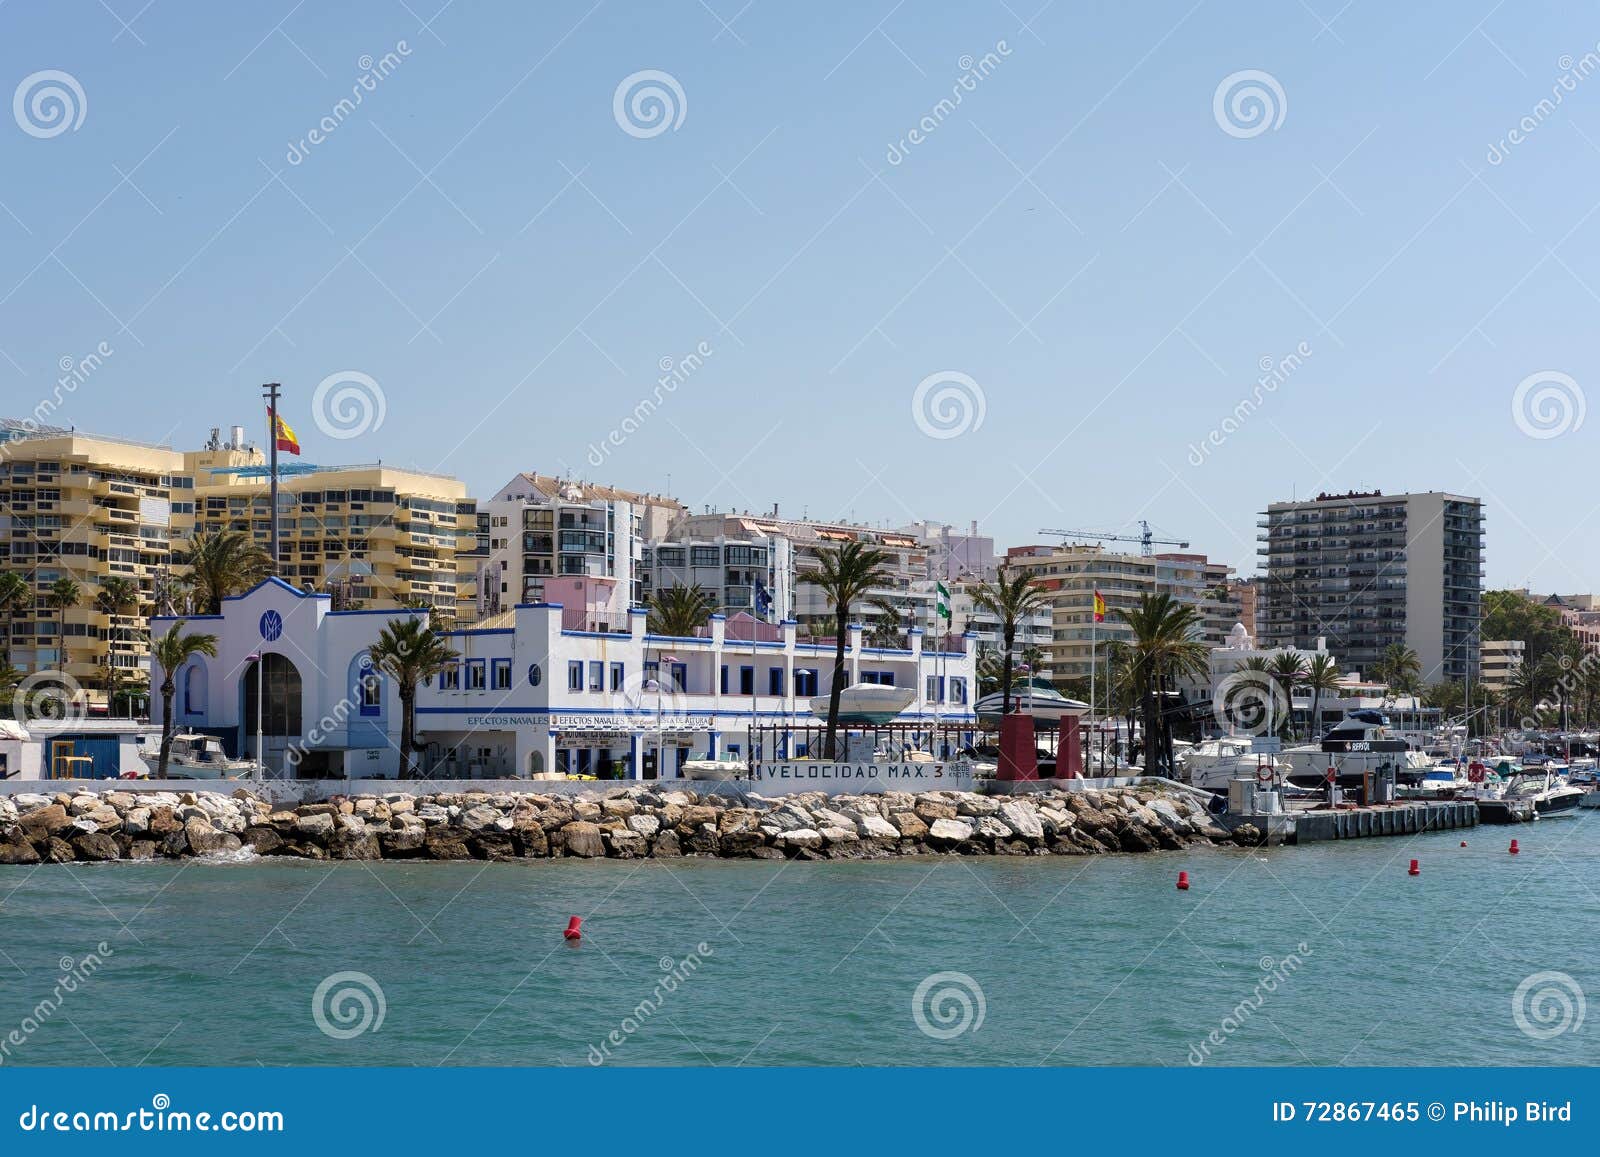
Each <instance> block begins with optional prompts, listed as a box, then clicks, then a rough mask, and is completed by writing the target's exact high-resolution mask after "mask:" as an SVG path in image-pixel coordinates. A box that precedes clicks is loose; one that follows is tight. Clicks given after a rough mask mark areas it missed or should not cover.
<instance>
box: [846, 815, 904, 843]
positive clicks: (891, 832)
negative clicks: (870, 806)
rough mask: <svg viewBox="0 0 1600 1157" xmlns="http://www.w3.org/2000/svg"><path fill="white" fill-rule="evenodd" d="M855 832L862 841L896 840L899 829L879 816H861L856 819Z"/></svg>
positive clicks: (898, 835)
mask: <svg viewBox="0 0 1600 1157" xmlns="http://www.w3.org/2000/svg"><path fill="white" fill-rule="evenodd" d="M856 831H857V832H858V833H860V835H861V837H862V838H863V839H868V840H898V839H899V838H900V829H898V828H896V827H895V826H894V825H893V824H892V823H890V822H889V821H888V820H886V819H884V818H883V817H881V816H875V815H866V814H862V815H860V816H857V817H856Z"/></svg>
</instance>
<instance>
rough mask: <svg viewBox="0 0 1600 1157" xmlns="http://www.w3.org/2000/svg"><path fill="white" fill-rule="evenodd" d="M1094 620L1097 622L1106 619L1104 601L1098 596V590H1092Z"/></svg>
mask: <svg viewBox="0 0 1600 1157" xmlns="http://www.w3.org/2000/svg"><path fill="white" fill-rule="evenodd" d="M1094 621H1095V622H1097V623H1103V622H1105V621H1106V601H1105V599H1103V598H1101V597H1100V592H1099V591H1095V592H1094Z"/></svg>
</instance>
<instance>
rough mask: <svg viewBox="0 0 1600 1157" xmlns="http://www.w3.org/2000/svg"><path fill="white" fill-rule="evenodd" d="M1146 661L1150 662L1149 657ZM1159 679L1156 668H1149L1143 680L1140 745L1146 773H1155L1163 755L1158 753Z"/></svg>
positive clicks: (1159, 730)
mask: <svg viewBox="0 0 1600 1157" xmlns="http://www.w3.org/2000/svg"><path fill="white" fill-rule="evenodd" d="M1145 661H1146V662H1147V663H1148V662H1149V660H1148V659H1147V660H1145ZM1159 679H1160V675H1159V673H1158V672H1157V671H1156V670H1154V669H1147V670H1146V671H1145V678H1144V679H1143V680H1142V681H1141V682H1142V683H1143V689H1144V742H1143V743H1142V744H1141V745H1140V751H1141V754H1142V756H1143V759H1142V762H1143V764H1144V773H1145V774H1146V775H1153V774H1155V770H1156V768H1157V767H1158V766H1159V765H1160V762H1161V757H1160V756H1159V755H1157V754H1156V753H1157V752H1158V751H1159V750H1160V749H1161V714H1160V709H1159V708H1158V707H1157V705H1156V688H1157V686H1158V685H1159V683H1158V680H1159Z"/></svg>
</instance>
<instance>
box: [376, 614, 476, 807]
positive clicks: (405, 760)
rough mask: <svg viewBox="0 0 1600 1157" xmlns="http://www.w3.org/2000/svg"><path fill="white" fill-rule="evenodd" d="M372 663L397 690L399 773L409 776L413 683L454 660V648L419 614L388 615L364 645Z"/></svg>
mask: <svg viewBox="0 0 1600 1157" xmlns="http://www.w3.org/2000/svg"><path fill="white" fill-rule="evenodd" d="M367 654H368V655H370V656H371V658H372V665H373V667H375V668H376V669H377V670H379V671H381V672H383V673H384V674H385V675H387V676H389V678H391V679H393V680H394V685H395V689H396V690H397V691H398V692H399V693H400V777H401V778H402V779H410V778H411V776H412V772H413V768H412V766H411V761H412V755H413V753H414V752H415V751H416V749H417V741H416V736H415V731H416V719H417V684H418V683H420V682H422V681H423V680H424V679H429V678H432V677H433V676H434V675H437V674H438V673H439V672H440V671H442V670H444V668H445V667H446V666H448V665H449V664H450V663H452V662H454V661H455V659H456V652H455V651H453V650H451V648H450V645H449V644H448V643H446V642H445V641H444V639H443V638H441V637H440V636H439V635H438V634H436V633H435V632H434V630H433V628H432V627H430V626H429V625H428V623H427V620H425V619H422V618H416V617H413V618H406V619H390V620H389V624H388V626H386V627H384V628H383V630H382V631H380V632H379V633H378V641H377V642H376V643H374V644H372V646H370V647H368V648H367Z"/></svg>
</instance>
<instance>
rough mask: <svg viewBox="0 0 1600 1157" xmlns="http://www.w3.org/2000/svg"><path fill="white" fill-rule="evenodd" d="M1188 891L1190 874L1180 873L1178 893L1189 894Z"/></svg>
mask: <svg viewBox="0 0 1600 1157" xmlns="http://www.w3.org/2000/svg"><path fill="white" fill-rule="evenodd" d="M1188 890H1189V873H1188V872H1179V873H1178V891H1180V892H1187V891H1188Z"/></svg>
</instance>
